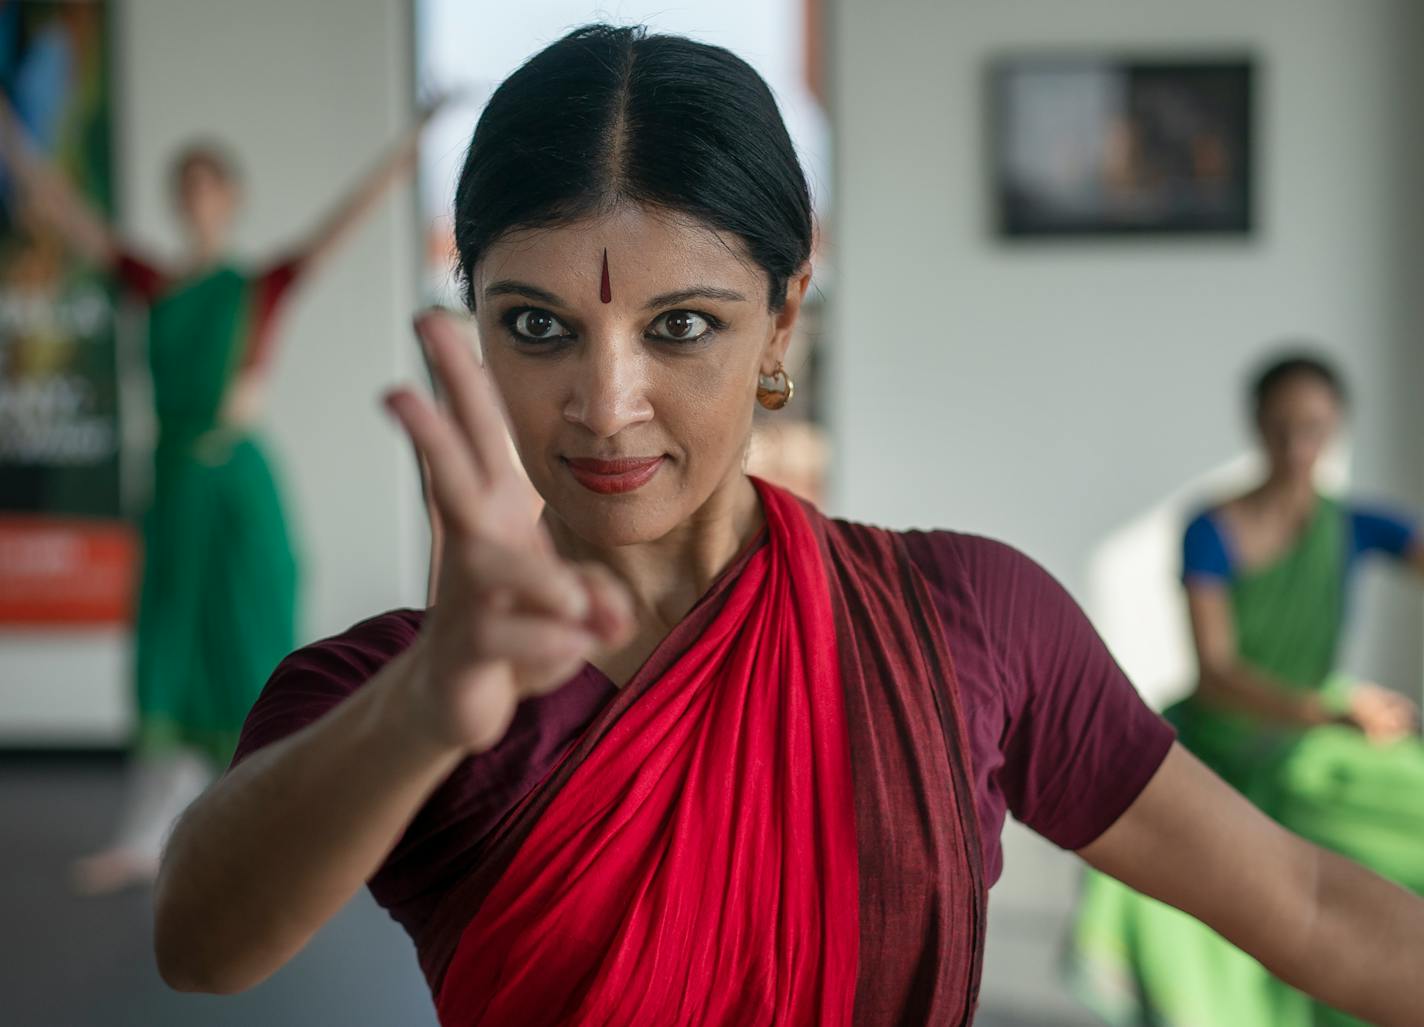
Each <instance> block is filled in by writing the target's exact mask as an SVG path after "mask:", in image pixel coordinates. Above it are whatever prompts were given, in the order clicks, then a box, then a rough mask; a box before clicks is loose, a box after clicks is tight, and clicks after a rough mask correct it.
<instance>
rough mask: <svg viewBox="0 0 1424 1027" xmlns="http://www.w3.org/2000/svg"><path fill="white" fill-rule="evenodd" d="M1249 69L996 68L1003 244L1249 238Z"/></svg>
mask: <svg viewBox="0 0 1424 1027" xmlns="http://www.w3.org/2000/svg"><path fill="white" fill-rule="evenodd" d="M1253 68H1254V62H1253V61H1252V60H1251V59H1250V58H1249V57H1239V56H1202V57H1199V58H1190V57H1181V56H1174V57H1172V58H1171V59H1152V58H1123V57H1110V56H1083V55H1042V54H1040V55H1033V56H1018V57H1005V58H1001V59H999V60H997V61H995V62H994V63H993V65H992V66H991V69H990V74H989V82H990V103H989V112H990V113H989V117H990V131H989V139H990V147H991V154H992V159H991V168H992V172H991V173H992V183H991V189H992V194H993V202H994V204H995V208H996V209H995V215H996V221H997V229H998V232H999V234H1000V235H1002V236H1005V237H1009V238H1031V237H1053V236H1060V237H1062V236H1069V237H1071V236H1104V235H1156V234H1182V233H1190V234H1197V235H1200V234H1223V235H1244V234H1247V233H1249V232H1250V231H1251V229H1252V224H1253V191H1252V167H1253V147H1254V140H1253V128H1254V126H1253V111H1254V108H1253V101H1252V89H1253V79H1254V77H1255V76H1254V71H1253Z"/></svg>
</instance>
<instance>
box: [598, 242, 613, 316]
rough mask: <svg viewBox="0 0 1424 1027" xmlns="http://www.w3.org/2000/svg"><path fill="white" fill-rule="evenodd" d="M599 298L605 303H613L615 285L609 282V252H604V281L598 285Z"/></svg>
mask: <svg viewBox="0 0 1424 1027" xmlns="http://www.w3.org/2000/svg"><path fill="white" fill-rule="evenodd" d="M598 298H599V299H601V300H602V301H603V302H604V303H612V302H613V283H612V282H610V281H609V280H608V251H607V250H604V251H603V280H602V281H601V282H599V283H598Z"/></svg>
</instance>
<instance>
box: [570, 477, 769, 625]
mask: <svg viewBox="0 0 1424 1027" xmlns="http://www.w3.org/2000/svg"><path fill="white" fill-rule="evenodd" d="M544 520H545V523H546V525H547V526H548V529H549V534H550V536H551V537H552V538H553V541H554V548H555V549H556V550H558V552H559V554H560V555H561V556H564V557H565V558H567V559H569V560H573V561H576V562H584V561H596V562H598V563H601V564H603V565H604V566H606V567H608V569H609V570H611V571H612V572H613V573H614V574H615V575H617V576H618V577H619V578H620V579H622V581H623V583H624V584H625V585H626V586H627V587H628V590H629V591H630V592H631V593H632V598H633V604H634V609H635V616H636V619H637V621H638V623H639V625H640V626H643V627H646V628H649V629H651V628H654V627H655V628H657V629H658V631H659V633H665V632H666V631H667V630H670V629H671V628H672V627H673V626H674V625H675V624H677V622H678V621H680V620H682V618H683V617H684V616H686V614H687V611H688V610H690V609H691V608H692V606H693V604H694V603H696V602H697V600H698V599H699V598H700V597H701V596H702V594H703V593H705V592H706V591H707V589H708V588H710V587H711V585H712V583H713V581H715V580H716V579H717V576H718V575H719V574H721V573H722V571H723V570H724V569H726V567H727V565H728V564H730V563H731V562H732V561H733V560H734V559H736V557H737V555H738V554H739V553H740V552H741V551H742V550H743V549H744V548H745V547H746V546H747V545H748V544H749V543H750V542H751V541H752V539H754V538H755V537H756V534H757V532H758V531H760V530H761V527H762V523H763V516H762V510H761V501H760V499H759V498H758V496H757V494H756V487H755V486H754V485H753V484H752V482H751V479H750V478H748V477H747V476H746V475H745V474H744V473H742V470H741V466H740V465H737V466H736V467H735V469H734V474H733V475H732V476H731V477H729V478H728V479H727V480H726V481H724V482H723V483H722V484H721V485H719V486H718V487H717V489H716V490H714V491H713V493H712V495H711V496H710V497H709V498H708V500H707V501H706V502H705V503H703V504H702V506H701V507H700V508H699V509H698V510H697V511H696V512H695V513H694V514H693V515H692V516H691V517H689V518H688V519H687V520H685V521H684V522H683V523H681V524H679V525H678V526H677V527H676V528H674V529H673V530H672V531H670V532H668V534H666V535H664V536H663V537H661V538H658V539H655V540H652V541H649V542H639V543H636V544H633V545H627V546H614V547H603V546H597V545H594V544H592V543H590V542H588V541H587V540H585V539H582V538H580V537H579V536H578V535H576V534H574V532H573V531H571V530H570V529H569V528H568V526H567V525H566V524H565V523H564V522H563V521H562V520H560V519H559V518H558V517H557V516H556V515H555V514H554V513H553V512H552V511H551V510H549V509H548V508H547V507H546V508H545V514H544Z"/></svg>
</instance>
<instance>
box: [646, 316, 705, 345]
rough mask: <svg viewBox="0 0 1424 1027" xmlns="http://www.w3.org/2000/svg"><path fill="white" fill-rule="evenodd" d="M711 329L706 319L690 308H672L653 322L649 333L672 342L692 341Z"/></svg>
mask: <svg viewBox="0 0 1424 1027" xmlns="http://www.w3.org/2000/svg"><path fill="white" fill-rule="evenodd" d="M710 329H711V325H709V324H708V323H707V319H706V318H705V317H703V316H702V315H701V314H694V313H693V312H692V311H690V310H673V311H669V312H668V313H666V314H663V315H662V316H661V317H659V318H658V319H657V320H656V321H654V322H653V324H652V328H651V331H650V334H652V335H653V336H654V337H656V338H659V339H668V340H671V341H673V342H692V341H695V340H697V339H700V338H701V337H702V336H704V335H706V334H707V332H708V331H709V330H710Z"/></svg>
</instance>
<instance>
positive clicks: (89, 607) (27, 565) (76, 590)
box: [0, 516, 138, 626]
mask: <svg viewBox="0 0 1424 1027" xmlns="http://www.w3.org/2000/svg"><path fill="white" fill-rule="evenodd" d="M137 555H138V540H137V538H136V537H135V533H134V531H133V529H132V528H130V527H129V526H128V525H126V524H124V523H122V522H118V521H100V520H92V521H91V520H80V519H69V518H50V517H10V516H7V517H0V624H7V625H16V624H29V625H51V626H52V625H61V624H67V625H79V624H113V623H122V622H125V621H127V620H129V618H130V615H131V612H132V607H133V597H134V587H135V584H134V568H135V567H136V565H137Z"/></svg>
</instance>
